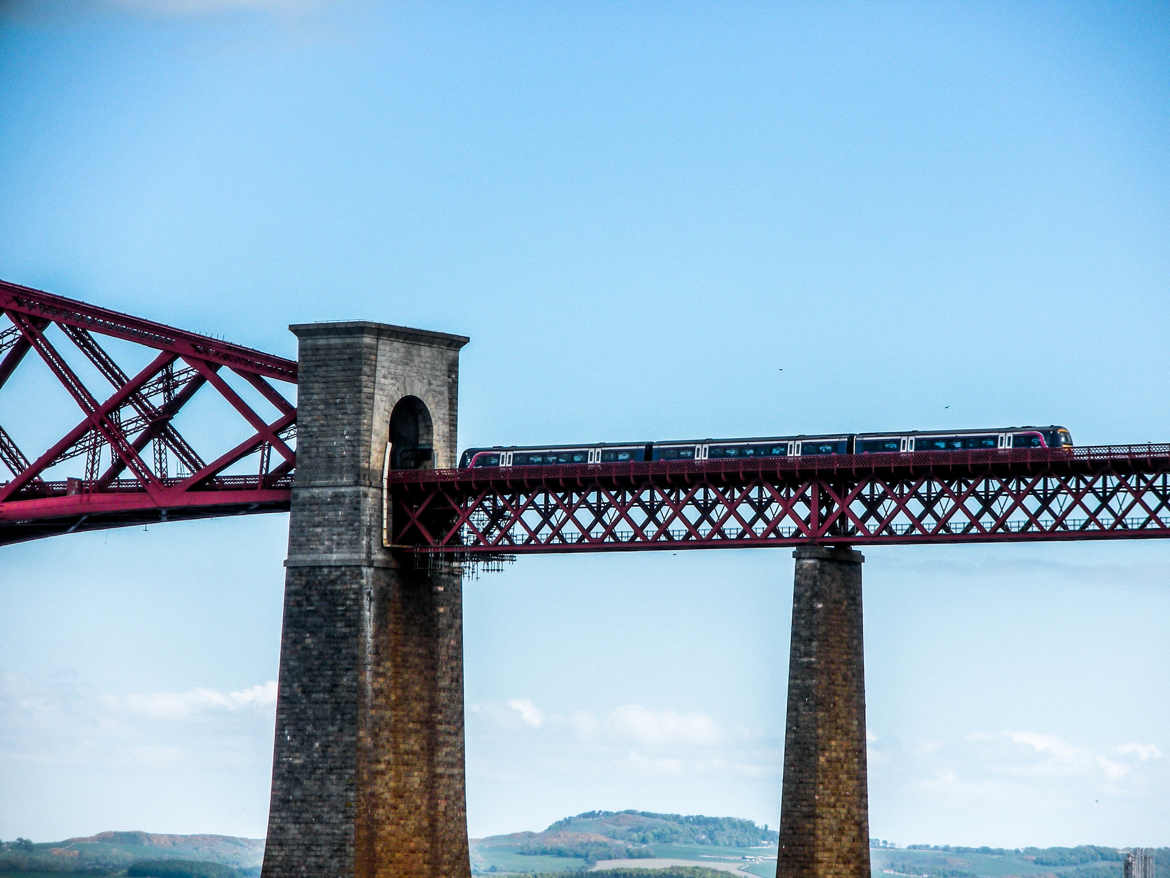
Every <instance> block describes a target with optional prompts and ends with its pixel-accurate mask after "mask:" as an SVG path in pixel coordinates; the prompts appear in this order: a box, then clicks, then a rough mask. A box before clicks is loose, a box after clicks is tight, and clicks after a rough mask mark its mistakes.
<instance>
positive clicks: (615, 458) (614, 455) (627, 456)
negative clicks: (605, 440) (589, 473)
mask: <svg viewBox="0 0 1170 878" xmlns="http://www.w3.org/2000/svg"><path fill="white" fill-rule="evenodd" d="M601 459H602V461H603V462H605V463H621V462H623V461H627V460H635V459H636V458H635V457H634V452H633V450H631V449H629V448H608V449H606V450H605V451H603V452H601Z"/></svg>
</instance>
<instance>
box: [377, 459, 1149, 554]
mask: <svg viewBox="0 0 1170 878" xmlns="http://www.w3.org/2000/svg"><path fill="white" fill-rule="evenodd" d="M388 488H389V491H388V494H389V496H391V497H392V502H393V504H394V505H393V511H392V521H393V535H392V542H393V543H394V544H395V545H396V546H398V547H400V548H402V549H403V550H406V551H410V552H416V553H442V554H457V555H459V554H463V555H467V556H469V557H470V556H475V555H481V554H489V555H490V554H492V553H498V554H513V553H535V552H585V551H623V550H627V551H628V550H640V549H673V550H678V549H685V548H744V547H750V546H777V545H798V544H808V543H813V544H817V543H821V544H827V543H850V544H858V545H860V544H869V545H874V544H911V543H947V542H1016V541H1029V540H1074V539H1075V540H1085V539H1133V538H1150V537H1170V445H1167V444H1146V445H1114V446H1086V447H1078V448H1075V449H1072V450H1071V451H1069V450H1054V449H1013V450H1005V451H996V450H991V451H958V452H925V453H913V454H866V455H827V456H824V457H798V458H770V459H769V458H755V459H740V460H717V461H702V462H692V461H657V462H653V463H621V464H593V465H574V466H535V467H511V468H508V469H497V468H482V469H474V470H433V471H425V470H418V471H405V472H394V473H391V474H390V476H389V485H388Z"/></svg>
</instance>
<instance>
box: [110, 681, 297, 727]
mask: <svg viewBox="0 0 1170 878" xmlns="http://www.w3.org/2000/svg"><path fill="white" fill-rule="evenodd" d="M102 700H103V701H104V702H105V704H106V705H107V706H108V707H110V708H113V709H115V710H117V709H121V710H126V711H129V712H130V713H138V714H142V715H143V716H149V717H153V718H154V719H183V718H186V717H189V716H193V715H195V714H198V713H203V712H206V711H219V710H231V711H234V710H243V709H245V708H270V707H273V706H274V705H275V704H276V681H275V680H269V681H268V682H267V683H257V684H256V685H255V686H249V687H248V688H247V689H239V690H237V691H235V692H219V691H217V690H215V689H190V690H188V691H186V692H149V693H135V694H131V695H121V696H118V695H107V696H105V697H104V698H103V699H102Z"/></svg>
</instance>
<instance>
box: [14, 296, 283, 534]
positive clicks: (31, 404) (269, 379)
mask: <svg viewBox="0 0 1170 878" xmlns="http://www.w3.org/2000/svg"><path fill="white" fill-rule="evenodd" d="M99 337H105V338H107V339H116V340H117V341H116V342H115V344H116V345H119V346H120V348H118V350H111V349H108V348H107V347H103V345H102V343H101V341H100V340H99ZM127 343H129V347H130V348H135V349H138V351H140V353H139V352H136V353H137V358H136V365H134V366H133V367H132V368H125V366H124V365H123V364H120V363H119V362H118V358H117V357H116V356H115V353H118V352H119V351H120V353H121V356H122V357H123V358H125V357H127V356H133V355H130V354H127V347H128V345H127ZM143 362H145V363H146V365H142V363H143ZM38 367H40V368H41V370H42V373H43V372H45V371H47V373H48V375H49V376H50V379H51V380H52V381H55V382H56V383H57V384H59V385H60V386H61V387H62V388H63V389H64V390H65V398H66V399H71V400H72V402H73V403H74V404H75V406H76V408H74V409H73V410H72V413H69V412H68V408H69V406H68V405H66V406H65V408H66V410H67V411H66V412H65V413H64V414H63V415H62V414H60V413H55V412H52V411H51V410H52V408H53V405H52V400H51V399H50V397H51V396H52V394H46V393H45V391H44V386H45V385H44V380H43V379H44V375H43V374H42V375H41V376H40V383H35V382H36V381H37V378H32V377H31V376H30V378H31V381H30V383H29V384H27V385H26V386H25V387H24V388H19V386H18V385H20V383H21V381H20V379H21V377H22V375H23V373H25V372H31V371H33V370H34V369H36V368H38ZM228 379H231V380H232V381H234V382H236V386H235V387H233V386H232V384H231V383H229V380H228ZM296 380H297V364H296V363H295V362H294V361H292V360H288V359H285V358H283V357H275V356H272V355H270V354H265V353H261V352H260V351H256V350H252V349H250V348H245V347H241V346H239V345H234V344H230V343H228V342H223V341H219V340H218V339H213V338H209V337H207V336H204V335H198V334H196V333H192V332H185V331H183V330H181V329H175V328H174V327H170V326H165V325H163V324H161V323H154V322H152V321H149V320H141V319H139V318H136V317H130V316H128V315H126V314H119V313H118V312H116V311H110V310H107V309H104V308H97V307H95V306H93V305H87V304H85V303H83V302H78V301H74V300H72V299H66V298H64V297H62V296H56V295H53V294H51V293H46V292H42V291H40V290H34V289H31V288H29V287H23V286H20V285H18V284H12V283H7V282H5V281H0V419H2V420H4V421H5V423H4V424H3V425H2V426H0V465H2V468H0V479H2V478H4V476H5V472H4V470H8V471H9V472H10V473H11V478H10V479H9V480H8V481H0V544H4V543H11V542H17V541H20V540H27V539H34V538H36V537H41V536H52V535H54V534H59V533H72V532H74V531H79V530H92V529H98V528H105V527H116V526H119V525H128V524H145V523H150V522H155V521H159V520H179V519H187V518H205V517H210V516H216V515H234V514H241V513H250V512H271V511H283V510H287V509H288V504H289V496H290V490H291V484H292V474H293V471H294V469H295V465H296V458H295V449H294V445H295V443H294V437H295V434H296V406H295V404H294V403H293V402H290V401H289V400H288V399H287V398H286V396H285V392H287V389H288V388H292V387H295V385H296ZM274 383H278V384H283V385H285V386H286V387H285V392H282V391H281V390H280V389H278V388H277V387H276V386H274ZM29 388H34V390H32V391H30V390H29ZM204 388H210V389H208V390H204V393H203V394H202V395H201V397H202V398H204V399H205V398H206V397H207V396H208V395H211V396H217V397H218V399H219V400H220V402H221V403H222V405H220V409H221V411H223V412H224V414H223V415H221V416H220V419H219V420H217V421H216V422H215V423H212V424H206V423H201V418H203V417H206V415H205V414H203V413H202V412H203V411H204V409H203V408H201V409H200V413H199V414H193V415H190V416H188V412H190V411H192V409H188V408H187V407H188V404H189V403H190V402H191V401H192V400H193V399H194V398H196V397H197V396H198V395H199V391H200V390H203V389H204ZM245 388H249V389H248V390H247V392H248V393H249V394H251V393H253V392H254V393H255V394H256V396H255V398H254V399H252V400H249V399H246V398H245V397H244V396H243V395H241V391H243V390H244V389H245ZM30 392H32V393H36V394H37V395H36V396H35V397H30V396H29V394H30ZM57 396H60V394H58V395H57ZM32 412H36V415H33V414H31V413H32ZM79 414H80V420H78V415H79ZM62 417H64V418H65V419H66V421H65V423H72V424H73V426H72V427H70V428H69V429H63V428H62V431H61V432H58V433H56V435H55V436H54V437H53V438H52V439H50V440H49V441H48V442H46V441H45V439H44V436H43V432H44V427H43V426H42V424H41V423H40V422H41V421H42V420H46V421H47V420H49V419H50V418H51V419H53V420H56V421H57V422H60V421H61V418H62ZM177 417H189V419H188V420H187V421H186V422H185V423H186V424H188V425H190V424H194V425H195V426H196V431H195V432H197V433H199V434H201V436H202V442H203V444H204V448H203V449H202V450H197V448H196V446H197V445H198V444H199V443H197V442H193V441H191V439H190V438H189V437H188V436H184V435H183V433H182V432H181V430H180V428H179V426H178V424H177V423H176V418H177ZM224 418H226V419H227V421H224V420H223V419H224ZM14 422H15V423H14ZM38 433H39V434H41V435H40V439H39V441H40V443H41V447H40V448H34V444H33V442H30V441H29V440H28V439H27V435H28V434H31V435H33V436H34V437H35V436H37V435H38ZM241 434H242V435H244V436H245V438H244V439H243V440H242V441H240V440H239V438H238V437H239V436H240V435H241ZM208 436H211V437H213V438H212V440H211V444H210V447H207V446H208V440H207V437H208ZM226 436H233V437H235V439H234V441H232V442H230V443H229V442H227V441H225V439H224V438H221V437H226ZM18 438H19V439H20V444H18V443H17V439H18ZM152 442H153V443H154V453H153V454H145V453H144V452H145V451H146V448H147V446H148V445H150V444H151V443H152ZM273 449H275V450H276V452H277V454H276V458H277V461H278V463H277V465H276V466H275V467H273V466H271V465H270V463H271V461H272V451H273ZM28 450H33V451H34V453H35V452H39V454H37V456H36V457H35V459H33V460H31V462H30V455H28V454H26V451H28ZM208 452H210V453H208ZM81 456H84V458H85V466H84V476H83V477H78V476H79V475H80V474H74V473H72V472H71V471H68V470H67V469H66V470H63V467H64V465H65V464H66V463H67V462H68V461H70V460H73V459H75V458H77V457H81ZM103 456H104V457H105V459H106V460H107V461H108V462H107V463H106V464H102V460H103ZM209 459H210V460H211V463H207V462H206V461H207V460H209ZM103 466H104V467H105V468H104V470H103V469H102V467H103ZM172 470H173V471H174V472H175V473H176V474H175V475H171V472H172ZM126 473H128V474H129V476H130V478H122V477H121V476H122V475H123V474H126Z"/></svg>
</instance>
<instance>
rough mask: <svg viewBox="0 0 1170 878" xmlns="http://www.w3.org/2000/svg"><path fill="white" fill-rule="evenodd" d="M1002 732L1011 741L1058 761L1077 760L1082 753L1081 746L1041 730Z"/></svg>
mask: <svg viewBox="0 0 1170 878" xmlns="http://www.w3.org/2000/svg"><path fill="white" fill-rule="evenodd" d="M1004 734H1005V735H1007V737H1008V739H1009V740H1011V741H1012V742H1013V743H1016V744H1021V745H1023V746H1026V747H1031V748H1032V749H1033V750H1035V751H1036V752H1037V753H1043V754H1044V755H1046V756H1049V757H1051V758H1053V759H1055V760H1056V761H1058V762H1064V763H1071V762H1077V761H1079V760H1080V759H1081V757H1082V756H1083V754H1084V751H1083V750H1081V748H1079V747H1074V746H1073V745H1072V744H1069V743H1068V742H1067V741H1064V740H1063V739H1061V738H1058V737H1056V735H1046V734H1044V733H1043V732H1005V733H1004Z"/></svg>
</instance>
